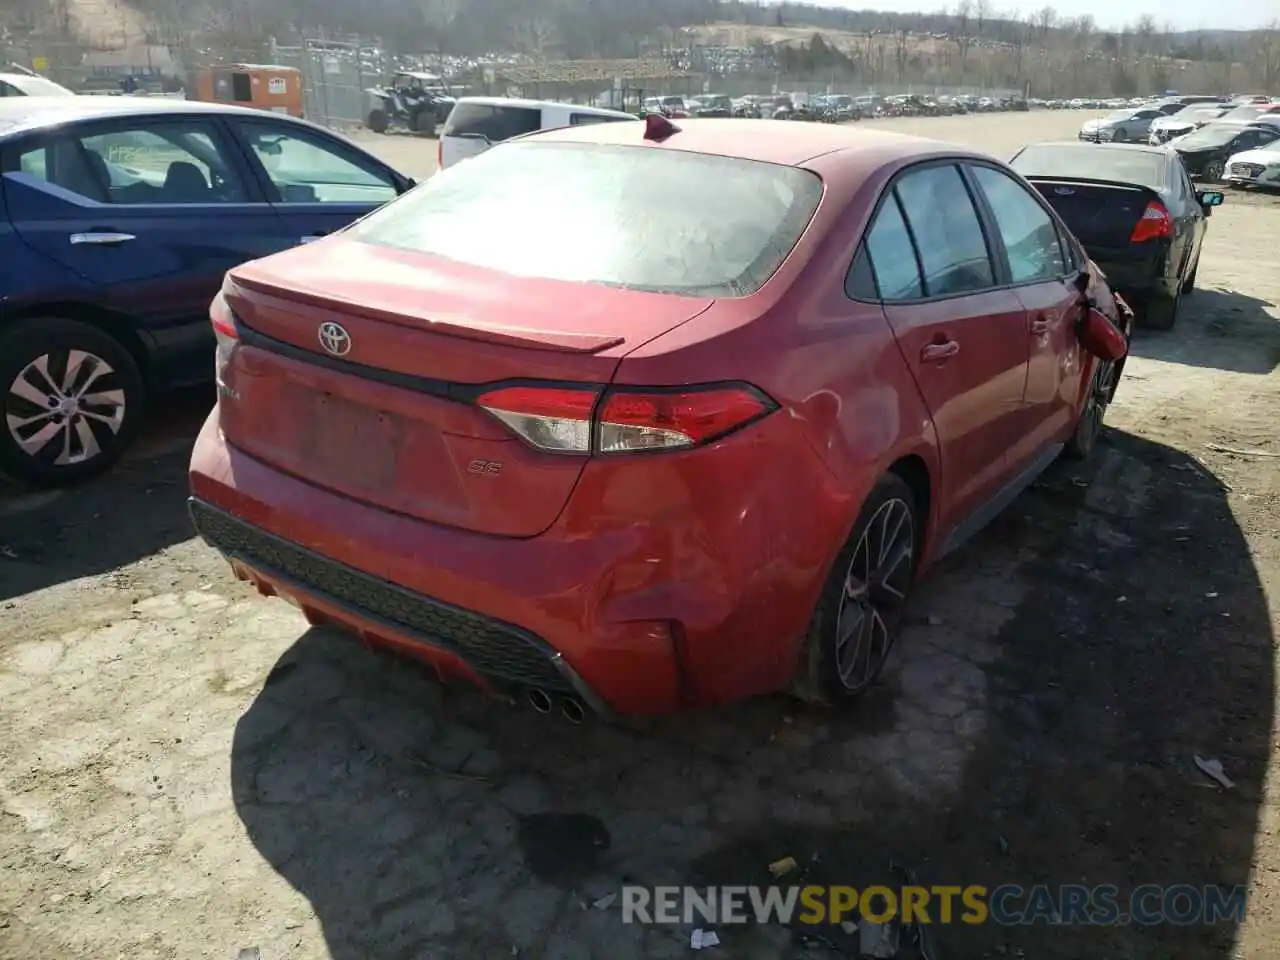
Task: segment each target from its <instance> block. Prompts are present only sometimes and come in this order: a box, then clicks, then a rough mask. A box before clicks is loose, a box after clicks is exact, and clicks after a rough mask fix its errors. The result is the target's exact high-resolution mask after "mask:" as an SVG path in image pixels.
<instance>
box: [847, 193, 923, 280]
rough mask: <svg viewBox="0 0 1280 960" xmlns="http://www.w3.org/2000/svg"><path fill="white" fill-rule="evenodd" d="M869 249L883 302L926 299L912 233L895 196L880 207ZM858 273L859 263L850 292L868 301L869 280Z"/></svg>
mask: <svg viewBox="0 0 1280 960" xmlns="http://www.w3.org/2000/svg"><path fill="white" fill-rule="evenodd" d="M865 247H866V251H867V258H868V259H869V260H870V264H869V265H870V267H871V270H872V272H873V273H874V275H875V285H876V288H877V289H878V290H879V293H880V299H882V300H886V301H894V300H919V299H920V298H921V297H923V296H924V287H923V286H922V285H921V283H920V269H919V266H918V264H917V262H916V251H915V247H914V245H913V244H912V242H911V234H910V233H909V232H908V231H907V224H906V221H905V220H903V219H902V209H901V208H900V207H899V206H898V200H897V197H895V196H894V195H893V194H892V193H890V194H889V196H887V197H886V198H885V201H884V203H882V204H881V205H880V213H879V214H878V215H877V216H876V222H875V223H874V224H873V225H872V227H871V229H870V230H869V231H867V239H866V243H865ZM858 273H859V270H858V269H857V264H856V262H855V270H854V271H853V272H852V273H851V274H850V278H849V293H850V295H851V296H853V297H855V298H856V299H858V300H864V299H867V297H866V293H865V287H866V281H865V279H863V278H860V277H859V276H858Z"/></svg>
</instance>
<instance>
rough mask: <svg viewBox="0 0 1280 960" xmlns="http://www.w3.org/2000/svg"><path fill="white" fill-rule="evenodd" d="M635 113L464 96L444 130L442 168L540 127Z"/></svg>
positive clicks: (632, 116) (631, 117) (601, 120)
mask: <svg viewBox="0 0 1280 960" xmlns="http://www.w3.org/2000/svg"><path fill="white" fill-rule="evenodd" d="M635 119H636V116H635V114H633V113H623V112H622V111H621V110H605V109H602V108H600V107H584V106H579V105H578V104H575V103H554V102H551V101H548V100H513V99H511V98H510V97H462V98H460V99H459V100H458V102H457V103H456V104H454V106H453V109H452V110H451V111H449V118H448V119H447V120H445V122H444V127H442V128H441V130H440V146H439V148H438V152H437V157H436V158H437V160H439V162H440V169H441V170H443V169H444V168H445V167H451V166H453V165H454V164H455V163H457V162H458V161H459V160H465V159H467V158H468V157H474V156H476V155H478V154H481V153H484V152H485V151H486V150H488V149H489V148H490V147H492V146H493V145H494V144H497V143H501V142H502V141H503V140H510V139H511V138H512V137H518V136H521V135H522V134H526V133H535V132H537V131H538V130H552V129H554V128H556V127H576V126H579V125H580V124H584V123H612V122H614V121H618V120H635Z"/></svg>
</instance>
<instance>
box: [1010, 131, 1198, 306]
mask: <svg viewBox="0 0 1280 960" xmlns="http://www.w3.org/2000/svg"><path fill="white" fill-rule="evenodd" d="M1010 164H1011V165H1012V167H1013V169H1015V170H1017V171H1018V172H1019V173H1020V174H1022V175H1023V176H1024V177H1026V178H1027V180H1029V181H1030V182H1031V184H1032V185H1033V186H1034V187H1035V188H1036V189H1037V190H1039V191H1040V193H1041V195H1042V196H1043V197H1044V198H1045V199H1046V200H1047V201H1048V202H1049V205H1050V206H1052V207H1053V208H1054V209H1055V210H1057V211H1058V214H1059V216H1061V217H1062V219H1063V220H1064V221H1065V222H1066V224H1067V226H1068V227H1070V228H1071V231H1072V233H1074V234H1075V235H1076V238H1077V239H1078V240H1079V241H1080V243H1081V244H1082V245H1083V246H1084V248H1085V251H1086V252H1087V253H1088V254H1089V256H1090V258H1091V259H1092V260H1093V261H1094V262H1095V263H1097V264H1098V266H1099V267H1100V268H1101V269H1102V271H1103V272H1104V273H1105V274H1106V275H1107V281H1108V283H1110V285H1111V287H1112V289H1114V290H1117V291H1119V293H1120V294H1121V296H1123V297H1124V298H1125V299H1126V300H1127V301H1128V302H1129V303H1130V305H1131V306H1133V308H1134V310H1135V311H1137V312H1138V314H1139V317H1140V318H1141V320H1142V322H1143V323H1144V324H1145V325H1146V326H1148V327H1152V328H1154V329H1157V330H1168V329H1170V328H1171V327H1172V326H1173V325H1174V323H1175V322H1176V320H1177V317H1178V307H1179V305H1180V304H1181V302H1182V298H1183V297H1184V296H1186V295H1188V294H1190V293H1191V292H1192V290H1193V289H1194V287H1195V280H1196V270H1197V268H1198V267H1199V265H1200V248H1201V245H1202V244H1203V242H1204V235H1205V230H1206V227H1207V223H1206V218H1207V217H1208V216H1209V212H1210V210H1212V209H1213V208H1214V207H1216V206H1218V205H1220V204H1221V203H1222V201H1223V195H1222V194H1221V193H1217V192H1212V191H1203V190H1202V191H1196V190H1195V189H1194V188H1193V187H1192V185H1191V181H1190V180H1189V179H1188V177H1187V172H1186V170H1185V169H1184V168H1183V166H1182V164H1181V163H1179V162H1178V155H1177V154H1176V153H1174V152H1173V151H1172V150H1170V149H1168V148H1167V147H1153V146H1138V145H1130V144H1105V143H1100V144H1085V143H1078V142H1065V143H1038V144H1033V145H1031V146H1028V147H1023V148H1022V149H1021V150H1020V151H1019V152H1018V153H1017V154H1015V155H1014V157H1013V158H1012V160H1011V161H1010Z"/></svg>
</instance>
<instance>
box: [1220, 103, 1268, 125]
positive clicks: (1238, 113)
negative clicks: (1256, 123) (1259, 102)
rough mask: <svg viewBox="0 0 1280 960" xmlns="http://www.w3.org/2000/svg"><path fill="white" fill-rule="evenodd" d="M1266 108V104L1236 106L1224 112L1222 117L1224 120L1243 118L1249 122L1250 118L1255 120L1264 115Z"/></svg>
mask: <svg viewBox="0 0 1280 960" xmlns="http://www.w3.org/2000/svg"><path fill="white" fill-rule="evenodd" d="M1266 109H1267V107H1265V106H1247V107H1236V108H1235V109H1234V110H1229V111H1228V112H1226V113H1224V114H1223V115H1222V119H1223V120H1242V121H1244V122H1246V123H1247V122H1248V121H1250V120H1253V119H1255V118H1257V117H1260V116H1262V114H1263V111H1265V110H1266Z"/></svg>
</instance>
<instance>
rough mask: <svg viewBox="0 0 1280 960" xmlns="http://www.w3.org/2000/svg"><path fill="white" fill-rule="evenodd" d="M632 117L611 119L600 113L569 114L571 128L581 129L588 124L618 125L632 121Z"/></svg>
mask: <svg viewBox="0 0 1280 960" xmlns="http://www.w3.org/2000/svg"><path fill="white" fill-rule="evenodd" d="M630 119H631V118H630V117H610V116H608V115H607V114H606V115H601V114H598V113H571V114H569V126H571V127H581V126H584V125H586V124H588V123H617V122H618V121H620V120H630Z"/></svg>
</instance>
